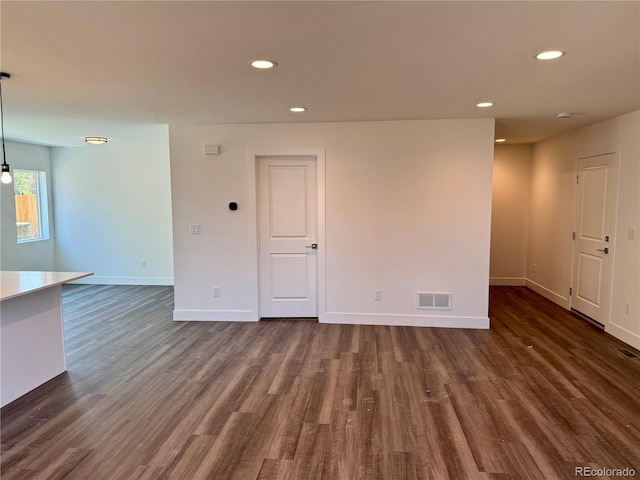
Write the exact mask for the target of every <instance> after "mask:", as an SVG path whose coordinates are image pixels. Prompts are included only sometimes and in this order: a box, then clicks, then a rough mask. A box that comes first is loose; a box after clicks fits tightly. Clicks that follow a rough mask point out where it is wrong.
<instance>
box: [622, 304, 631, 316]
mask: <svg viewBox="0 0 640 480" xmlns="http://www.w3.org/2000/svg"><path fill="white" fill-rule="evenodd" d="M624 313H626V314H627V315H630V314H631V304H630V303H629V302H627V303H625V304H624Z"/></svg>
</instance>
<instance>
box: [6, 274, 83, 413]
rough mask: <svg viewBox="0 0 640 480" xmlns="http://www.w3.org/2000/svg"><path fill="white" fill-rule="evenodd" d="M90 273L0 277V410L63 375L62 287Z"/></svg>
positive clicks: (7, 275) (65, 366)
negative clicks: (1, 407)
mask: <svg viewBox="0 0 640 480" xmlns="http://www.w3.org/2000/svg"><path fill="white" fill-rule="evenodd" d="M89 275H92V273H89V272H27V271H22V272H10V271H3V272H0V300H1V304H0V317H1V328H0V406H5V405H6V404H8V403H10V402H12V401H14V400H15V399H17V398H18V397H21V396H22V395H24V394H25V393H27V392H29V391H31V390H33V389H34V388H36V387H38V386H40V385H42V384H43V383H45V382H46V381H48V380H51V379H52V378H53V377H55V376H57V375H59V374H61V373H63V372H64V371H66V369H67V365H66V360H65V348H64V324H63V319H62V284H63V283H67V282H71V281H73V280H77V279H79V278H83V277H87V276H89Z"/></svg>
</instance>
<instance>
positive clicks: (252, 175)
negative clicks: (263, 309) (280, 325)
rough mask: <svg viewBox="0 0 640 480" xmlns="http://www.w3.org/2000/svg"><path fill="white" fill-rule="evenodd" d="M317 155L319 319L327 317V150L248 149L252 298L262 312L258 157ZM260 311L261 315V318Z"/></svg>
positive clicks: (256, 307) (253, 304) (255, 306)
mask: <svg viewBox="0 0 640 480" xmlns="http://www.w3.org/2000/svg"><path fill="white" fill-rule="evenodd" d="M288 156H289V157H301V156H308V157H315V158H316V172H317V173H316V182H317V195H318V204H317V208H318V218H317V222H318V225H317V228H318V231H317V239H318V245H319V248H318V251H317V253H316V256H317V261H318V264H317V286H316V288H317V302H318V305H317V314H318V318H319V319H320V321H322V318H323V317H324V314H325V310H326V259H325V252H326V234H325V215H326V212H325V201H326V200H325V164H326V162H325V156H326V153H325V149H324V148H260V147H251V148H248V149H247V171H248V176H249V178H248V181H249V208H250V209H251V210H250V213H249V214H250V215H251V218H254V219H255V221H254V222H253V225H250V228H251V229H252V230H251V233H252V237H253V238H254V239H255V244H254V248H253V249H252V250H253V253H252V255H254V258H253V263H254V265H255V268H256V270H255V277H254V278H255V295H254V296H253V298H252V299H251V300H250V301H251V308H252V310H254V311H256V312H259V311H260V282H259V278H260V258H259V248H260V246H259V243H258V199H257V189H258V183H257V182H258V175H257V168H258V157H288ZM259 316H260V315H259V313H258V317H259Z"/></svg>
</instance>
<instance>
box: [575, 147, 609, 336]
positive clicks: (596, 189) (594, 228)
mask: <svg viewBox="0 0 640 480" xmlns="http://www.w3.org/2000/svg"><path fill="white" fill-rule="evenodd" d="M616 165H617V161H616V155H615V154H614V153H608V154H604V155H596V156H592V157H584V158H581V159H580V161H579V167H578V198H577V211H576V232H575V234H576V235H575V237H576V238H575V246H574V261H573V265H574V267H573V268H574V271H573V279H574V280H573V283H574V293H573V297H572V303H571V307H572V308H573V309H575V310H577V311H579V312H580V313H582V314H584V315H587V316H588V317H590V318H592V319H593V320H596V321H597V322H599V323H601V324H602V325H606V324H607V323H608V321H609V308H610V305H611V274H612V268H613V262H612V257H613V253H614V252H613V233H614V231H615V228H614V227H615V225H614V219H615V215H616V197H617V193H616V192H617V188H616V187H617V168H616Z"/></svg>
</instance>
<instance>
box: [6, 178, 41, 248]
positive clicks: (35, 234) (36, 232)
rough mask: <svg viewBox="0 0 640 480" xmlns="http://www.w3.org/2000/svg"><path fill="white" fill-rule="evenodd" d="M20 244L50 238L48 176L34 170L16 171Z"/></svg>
mask: <svg viewBox="0 0 640 480" xmlns="http://www.w3.org/2000/svg"><path fill="white" fill-rule="evenodd" d="M13 189H14V193H15V196H16V224H17V227H18V243H23V242H31V241H34V240H46V239H48V238H49V213H48V204H47V176H46V173H45V172H38V171H34V170H14V171H13Z"/></svg>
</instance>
